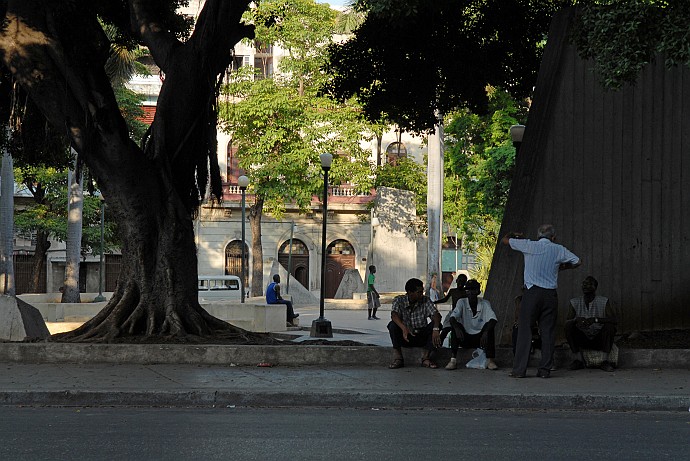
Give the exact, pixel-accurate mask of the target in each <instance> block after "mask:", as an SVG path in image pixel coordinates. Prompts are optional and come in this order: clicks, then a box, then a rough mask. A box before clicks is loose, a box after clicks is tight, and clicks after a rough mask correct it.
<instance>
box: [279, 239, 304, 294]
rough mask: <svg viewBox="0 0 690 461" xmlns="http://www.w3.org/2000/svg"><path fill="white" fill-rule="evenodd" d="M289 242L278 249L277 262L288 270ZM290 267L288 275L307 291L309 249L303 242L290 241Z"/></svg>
mask: <svg viewBox="0 0 690 461" xmlns="http://www.w3.org/2000/svg"><path fill="white" fill-rule="evenodd" d="M289 259H290V241H289V240H286V241H285V242H283V244H282V245H281V246H280V248H279V249H278V262H279V263H280V265H281V266H283V267H284V268H285V270H288V261H289ZM291 265H292V267H291V268H290V273H291V274H292V276H293V277H294V278H295V280H297V281H298V282H299V283H301V284H302V286H303V287H304V288H306V289H307V290H308V289H309V249H308V248H307V245H305V244H304V242H303V241H301V240H297V239H294V238H293V239H292V261H291Z"/></svg>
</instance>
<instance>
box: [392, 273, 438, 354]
mask: <svg viewBox="0 0 690 461" xmlns="http://www.w3.org/2000/svg"><path fill="white" fill-rule="evenodd" d="M405 291H406V292H407V294H404V295H400V296H396V297H395V298H394V299H393V306H392V307H391V321H390V322H389V323H388V332H389V333H390V336H391V342H392V343H393V353H394V356H393V362H391V364H390V365H389V366H388V368H402V367H404V366H405V361H404V359H403V355H402V349H401V348H402V347H423V348H424V355H423V356H422V364H421V365H422V366H423V367H426V368H438V366H437V365H436V364H435V363H434V362H433V361H432V360H431V358H430V356H429V354H430V352H431V351H433V350H435V349H437V348H439V347H441V314H439V313H438V310H436V306H434V303H432V302H431V301H430V300H429V298H427V297H426V296H424V284H423V283H422V281H421V280H419V279H410V280H408V281H407V283H406V284H405ZM427 319H431V322H429V321H428V320H427Z"/></svg>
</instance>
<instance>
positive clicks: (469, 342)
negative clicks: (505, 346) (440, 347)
mask: <svg viewBox="0 0 690 461" xmlns="http://www.w3.org/2000/svg"><path fill="white" fill-rule="evenodd" d="M450 324H451V326H450V327H446V328H444V329H443V331H442V332H441V342H443V340H444V339H445V338H446V336H447V335H448V333H450V332H451V331H453V334H452V335H451V336H450V351H451V355H452V356H453V357H457V356H458V348H459V347H463V348H465V349H476V348H477V347H480V345H479V344H480V341H481V339H482V334H481V333H477V334H475V335H471V334H469V333H468V332H467V331H465V327H464V326H462V324H461V323H458V321H457V320H455V317H451V318H450ZM486 334H487V337H486V346H485V349H484V351H485V352H486V358H489V359H494V358H496V335H495V333H494V329H493V328H491V329H490V330H489V331H487V332H486ZM461 338H462V339H461Z"/></svg>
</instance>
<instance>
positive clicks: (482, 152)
mask: <svg viewBox="0 0 690 461" xmlns="http://www.w3.org/2000/svg"><path fill="white" fill-rule="evenodd" d="M487 96H488V101H489V110H488V113H487V114H486V115H477V114H475V113H472V112H470V111H469V110H464V111H457V112H455V113H453V114H451V115H450V116H449V117H448V119H449V123H448V124H447V126H446V136H447V137H446V152H445V155H446V161H445V162H444V165H445V170H446V171H445V178H446V179H445V182H444V210H443V211H444V221H445V222H447V223H449V224H450V226H451V227H452V228H455V229H460V231H461V234H462V235H463V246H464V247H465V248H468V249H470V250H472V251H473V252H474V253H475V254H477V255H478V257H479V267H478V272H477V273H476V274H472V275H474V276H476V277H479V278H478V279H481V280H484V281H485V280H486V277H488V271H489V266H490V264H491V257H490V256H491V255H493V250H494V247H495V244H496V240H497V237H498V235H497V234H498V232H499V229H500V224H501V220H502V219H503V212H504V209H505V204H506V201H507V199H508V192H509V190H510V184H511V180H512V174H513V167H514V165H515V148H514V147H513V145H512V141H511V139H510V135H509V129H510V126H512V125H514V124H516V123H519V122H521V121H523V120H525V118H526V112H527V107H526V105H525V104H520V103H519V102H518V101H516V100H515V99H513V98H512V96H511V95H510V94H509V93H508V92H507V91H505V90H501V89H498V88H494V87H487Z"/></svg>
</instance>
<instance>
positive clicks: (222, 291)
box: [197, 275, 242, 301]
mask: <svg viewBox="0 0 690 461" xmlns="http://www.w3.org/2000/svg"><path fill="white" fill-rule="evenodd" d="M197 288H198V291H199V299H200V300H202V299H203V300H206V301H215V300H226V299H237V300H240V299H242V291H241V290H242V282H241V281H240V278H239V277H238V276H236V275H200V276H199V283H198V285H197Z"/></svg>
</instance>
